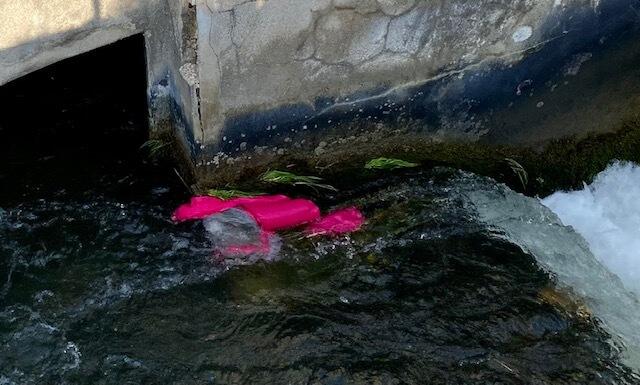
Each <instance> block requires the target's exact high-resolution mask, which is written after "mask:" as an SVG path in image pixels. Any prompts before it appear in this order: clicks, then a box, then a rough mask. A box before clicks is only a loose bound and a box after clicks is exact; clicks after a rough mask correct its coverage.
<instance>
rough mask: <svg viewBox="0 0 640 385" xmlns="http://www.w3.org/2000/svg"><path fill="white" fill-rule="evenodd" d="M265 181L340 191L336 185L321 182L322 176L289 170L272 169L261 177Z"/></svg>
mask: <svg viewBox="0 0 640 385" xmlns="http://www.w3.org/2000/svg"><path fill="white" fill-rule="evenodd" d="M260 179H261V180H262V181H263V182H267V183H279V184H288V185H291V186H300V185H301V186H309V187H311V188H320V189H325V190H331V191H338V190H337V189H336V188H335V187H333V186H331V185H328V184H322V183H319V182H321V181H322V178H320V177H317V176H303V175H296V174H294V173H291V172H288V171H278V170H272V171H267V172H266V173H264V174H262V177H261V178H260Z"/></svg>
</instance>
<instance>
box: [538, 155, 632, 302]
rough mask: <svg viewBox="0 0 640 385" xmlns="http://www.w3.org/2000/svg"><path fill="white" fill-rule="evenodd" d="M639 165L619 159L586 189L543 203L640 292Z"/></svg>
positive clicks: (550, 198) (554, 197) (601, 259)
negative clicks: (622, 161) (619, 160)
mask: <svg viewBox="0 0 640 385" xmlns="http://www.w3.org/2000/svg"><path fill="white" fill-rule="evenodd" d="M639 197H640V167H638V166H637V165H635V164H633V163H621V162H616V163H614V164H612V165H611V166H610V167H608V168H607V169H606V170H605V171H603V172H602V173H601V174H599V175H598V176H597V177H596V179H595V181H594V182H593V184H592V185H591V186H585V187H584V189H583V190H580V191H572V192H559V193H556V194H554V195H552V196H550V197H548V198H546V199H545V200H543V203H544V204H545V205H546V206H548V207H549V208H551V209H552V210H553V211H554V212H555V213H556V214H558V216H559V217H560V219H561V220H562V222H563V223H564V224H566V225H568V226H572V227H573V228H574V229H575V230H576V231H577V232H578V233H580V234H581V235H582V236H583V237H584V238H585V239H586V240H587V242H588V243H589V246H590V249H591V250H592V251H593V253H594V254H595V256H596V257H597V258H598V260H600V261H601V262H602V263H603V264H604V265H605V266H607V268H609V270H611V271H612V272H614V273H615V274H616V275H618V276H619V277H620V278H621V279H622V280H623V282H624V284H625V286H626V287H627V288H628V289H629V290H632V291H634V292H635V293H636V294H638V295H640V199H639Z"/></svg>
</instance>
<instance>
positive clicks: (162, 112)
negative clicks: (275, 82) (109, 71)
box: [0, 0, 199, 151]
mask: <svg viewBox="0 0 640 385" xmlns="http://www.w3.org/2000/svg"><path fill="white" fill-rule="evenodd" d="M138 33H144V35H145V38H146V39H145V41H146V45H147V52H146V55H147V64H148V84H149V91H148V93H149V107H150V119H151V123H152V124H151V126H152V127H153V128H156V129H161V128H162V127H166V126H168V125H171V126H172V128H173V129H176V130H178V131H180V132H181V133H182V135H180V137H182V138H185V141H184V144H185V145H186V144H189V143H190V142H193V141H192V140H189V139H188V138H192V137H193V130H197V129H199V128H198V127H199V118H198V117H197V116H198V111H197V110H198V107H197V98H196V97H195V95H196V90H197V79H195V80H194V75H193V74H191V73H189V68H194V67H195V63H196V55H197V53H196V47H195V43H194V41H195V39H196V35H195V13H194V12H190V8H189V4H188V3H186V2H182V1H168V0H47V1H45V2H43V1H40V0H24V1H2V2H0V85H2V84H4V83H6V82H9V81H11V80H13V79H16V78H18V77H20V76H23V75H26V74H28V73H30V72H32V71H35V70H38V69H40V68H42V67H45V66H47V65H49V64H52V63H55V62H57V61H60V60H63V59H66V58H69V57H72V56H75V55H78V54H81V53H84V52H87V51H90V50H92V49H95V48H98V47H101V46H104V45H107V44H110V43H114V42H116V41H118V40H120V39H123V38H125V37H128V36H131V35H134V34H138ZM123 60H126V59H123ZM90 70H91V69H89V68H88V69H87V71H90ZM183 74H184V75H183ZM96 81H98V82H99V81H100V74H96ZM123 92H127V90H123ZM175 123H177V124H175ZM192 150H193V149H190V151H192Z"/></svg>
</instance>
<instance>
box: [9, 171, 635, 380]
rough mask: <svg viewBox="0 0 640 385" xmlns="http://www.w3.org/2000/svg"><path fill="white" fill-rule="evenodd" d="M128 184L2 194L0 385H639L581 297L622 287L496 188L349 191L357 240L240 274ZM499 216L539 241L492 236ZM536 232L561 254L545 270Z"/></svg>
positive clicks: (150, 196)
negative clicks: (358, 227) (363, 222)
mask: <svg viewBox="0 0 640 385" xmlns="http://www.w3.org/2000/svg"><path fill="white" fill-rule="evenodd" d="M135 180H136V178H135V177H130V178H127V179H122V177H120V176H119V177H116V178H113V179H107V180H102V181H101V182H99V183H95V184H92V185H90V186H88V187H86V189H85V190H82V192H81V193H78V192H77V191H76V192H74V191H71V190H70V189H69V188H67V189H66V190H56V191H53V192H52V191H48V192H47V193H46V194H44V195H43V194H17V195H16V194H14V195H11V196H9V197H3V201H2V203H0V285H1V289H0V290H1V292H0V344H1V345H2V349H0V384H118V385H120V384H424V383H425V379H428V381H429V382H430V383H434V384H488V383H491V384H494V383H500V384H634V383H638V381H639V378H638V377H637V376H636V375H635V374H634V373H633V372H632V370H631V369H630V368H629V366H627V364H628V358H627V350H626V349H625V347H623V346H622V345H621V344H622V343H624V342H626V341H625V340H623V339H621V338H619V337H618V336H616V335H614V334H613V333H612V330H613V329H612V328H611V327H610V325H609V323H608V322H609V320H610V319H611V318H607V317H606V315H607V313H606V312H607V311H612V308H613V307H614V305H611V306H610V307H608V306H604V305H603V306H602V307H597V306H595V305H594V301H593V300H594V298H589V297H587V296H583V295H584V294H587V295H588V294H590V293H593V292H594V291H595V290H596V289H593V290H587V289H584V288H582V289H581V288H580V287H581V286H580V285H579V283H580V282H585V281H586V282H592V281H594V277H596V278H598V279H597V280H595V282H596V283H597V284H598V285H604V286H597V288H598V290H600V289H602V288H604V289H603V290H611V292H607V293H608V294H607V296H606V300H611V301H613V300H614V299H615V300H620V299H625V300H626V299H628V298H627V297H625V296H624V295H623V294H621V292H620V291H619V290H620V288H619V287H618V281H616V280H615V277H612V276H611V273H608V272H607V271H606V270H604V269H603V268H602V266H601V265H600V264H598V263H597V261H595V259H593V258H592V256H591V255H590V254H589V253H588V250H586V246H585V245H584V242H583V241H582V240H581V238H580V237H579V236H577V235H576V234H575V233H573V232H572V231H570V230H568V229H567V228H564V227H562V226H560V225H558V224H557V223H555V222H554V218H553V216H552V214H550V213H549V212H548V211H545V212H544V214H545V215H548V217H541V216H540V213H541V212H543V209H544V208H543V207H542V206H541V205H539V204H537V203H536V202H535V201H532V200H529V199H528V198H524V197H522V196H520V195H517V194H515V193H512V192H510V191H509V190H507V189H506V188H505V187H503V186H500V185H497V184H496V183H495V182H493V181H491V180H488V179H485V178H479V177H476V176H473V175H470V174H465V173H461V172H457V171H452V170H434V171H433V172H429V173H426V172H425V173H415V174H405V175H401V176H396V177H385V178H382V179H380V180H377V181H374V182H371V183H369V184H366V185H364V186H359V187H357V188H354V189H353V190H349V191H344V192H343V193H342V195H340V196H337V197H335V198H334V199H327V200H326V202H327V204H325V207H323V209H325V210H328V209H330V208H331V207H330V206H332V205H347V204H349V205H351V204H356V205H358V206H359V207H361V208H362V209H363V211H364V212H365V214H366V215H367V217H368V218H369V221H368V224H367V226H366V228H365V229H364V230H363V231H361V232H359V233H355V234H353V235H351V236H349V237H341V238H336V239H326V238H318V239H308V238H305V237H303V236H302V235H301V234H298V233H296V232H291V233H287V234H282V236H281V238H282V239H281V249H280V251H279V252H278V253H277V255H276V256H273V258H271V259H272V260H270V261H255V262H254V263H252V264H248V265H239V264H236V263H233V261H231V263H229V261H220V259H217V258H214V256H213V254H212V252H211V249H212V246H213V244H212V242H213V240H212V239H211V238H210V237H209V236H208V235H207V231H206V230H205V228H204V226H203V225H202V224H201V223H194V224H181V225H175V224H173V223H171V221H170V220H169V217H170V214H171V210H172V209H173V208H174V207H175V206H176V205H177V204H178V203H179V202H180V201H182V200H183V199H185V197H184V194H182V193H180V192H179V191H177V190H176V187H171V186H166V185H164V184H159V185H155V184H153V183H152V184H145V183H138V182H135V183H134V181H135ZM38 195H40V196H38ZM534 203H536V204H534ZM505 204H506V206H504V205H505ZM501 207H502V209H501V210H502V211H498V212H496V211H495V210H496V209H497V208H501ZM510 207H513V208H514V210H516V211H511V210H507V208H510ZM505 213H506V214H508V215H507V218H508V219H510V218H513V215H512V214H513V213H516V214H515V215H516V216H519V217H520V216H521V215H524V216H526V215H528V216H530V217H531V218H532V221H533V222H532V224H533V227H530V228H529V229H530V230H529V231H533V232H536V234H534V235H531V236H530V237H529V238H526V237H523V234H525V235H526V234H528V233H527V231H528V230H527V229H528V227H527V224H528V222H527V221H524V222H522V223H521V225H520V226H519V227H517V228H513V231H512V232H506V231H504V229H505V227H508V228H511V223H509V222H508V221H505V220H502V218H504V215H506V214H505ZM524 216H523V218H524ZM533 219H536V220H539V222H535V221H534V220H533ZM547 220H549V221H550V222H548V221H547ZM501 226H502V227H501ZM544 226H549V227H553V228H554V229H557V230H558V231H557V232H550V233H549V234H550V235H549V236H551V235H553V236H554V237H555V238H552V239H550V242H549V243H547V249H548V250H551V249H553V248H556V247H558V249H557V252H555V253H547V254H542V255H538V254H536V253H538V252H539V251H540V250H539V249H536V248H535V247H532V246H531V245H532V244H533V245H535V242H534V241H532V240H531V239H534V238H535V237H537V236H540V235H542V236H546V235H545V234H546V233H544V232H542V231H540V232H538V230H540V229H541V228H542V227H544ZM240 227H241V226H240ZM527 242H528V243H527ZM532 242H533V243H532ZM548 250H547V251H548ZM576 250H579V251H580V252H581V253H578V252H576ZM556 258H557V259H560V260H561V261H564V262H566V264H562V263H556V262H555V259H556ZM594 261H595V262H594ZM571 263H576V264H579V266H578V267H576V268H575V269H574V268H572V267H571V265H570V264H571ZM556 268H558V269H557V270H554V269H556ZM552 270H554V271H552ZM550 272H551V273H553V274H550ZM574 273H575V275H574ZM601 274H604V275H601ZM571 277H573V278H571ZM574 284H575V286H574ZM569 289H573V290H575V293H573V292H571V290H569ZM599 298H603V297H598V299H599ZM596 302H597V301H596ZM622 304H623V305H624V304H625V303H624V302H623V303H622ZM615 306H621V305H620V303H617V304H616V305H615ZM600 311H602V312H603V314H604V315H605V317H603V315H602V314H600ZM619 313H620V312H617V313H615V312H614V314H617V315H620V314H619ZM636 322H637V321H636Z"/></svg>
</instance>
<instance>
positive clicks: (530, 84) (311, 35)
mask: <svg viewBox="0 0 640 385" xmlns="http://www.w3.org/2000/svg"><path fill="white" fill-rule="evenodd" d="M199 4H200V5H199V7H198V24H199V41H200V50H199V72H200V82H201V91H200V92H201V113H202V122H203V126H202V127H203V131H202V132H201V133H200V135H197V136H196V139H197V140H198V141H199V142H200V145H201V148H202V149H203V151H202V153H201V155H200V157H199V159H198V167H199V169H200V174H201V175H203V176H211V175H216V174H220V173H221V172H222V171H223V170H224V169H225V168H229V167H232V166H233V165H238V164H242V165H244V164H247V163H249V164H254V165H257V166H260V165H262V166H264V165H265V164H266V163H268V162H271V161H273V160H276V159H278V158H280V157H286V156H288V155H291V156H293V157H296V158H299V157H309V158H313V157H317V158H318V162H321V161H322V162H325V163H326V162H328V161H330V160H331V158H332V156H333V155H334V154H336V153H338V152H341V151H342V152H349V151H351V152H354V153H355V152H358V151H360V149H363V148H364V147H363V146H361V144H362V143H361V142H363V141H367V142H368V143H369V144H371V143H374V142H375V143H378V144H382V145H384V144H386V143H388V142H389V141H390V140H391V139H390V138H392V137H401V136H402V135H405V134H406V135H411V138H413V139H411V140H415V137H418V138H420V140H423V141H447V140H466V141H479V142H489V143H509V144H519V145H520V144H522V145H536V144H539V143H543V142H545V141H547V140H549V139H552V138H558V137H562V136H565V135H572V134H586V133H589V132H602V131H605V130H610V129H612V128H614V127H618V126H619V125H618V123H619V122H620V121H621V120H622V119H625V118H628V117H629V115H630V114H632V113H637V112H638V111H640V99H639V95H640V77H639V75H640V71H639V69H638V67H640V66H638V65H637V64H638V63H639V62H640V61H639V60H640V47H639V45H638V41H640V30H639V29H638V26H639V23H640V11H639V10H640V4H639V3H638V2H637V0H599V1H595V0H536V1H531V0H502V1H495V0H477V1H468V0H446V1H443V0H423V1H420V0H357V1H356V0H297V1H289V0H254V1H247V0H202V1H201V2H200V3H199ZM403 143H406V142H403ZM365 147H367V150H366V151H371V152H372V153H375V152H376V151H377V150H376V146H372V145H367V146H365ZM378 147H384V146H378ZM232 168H233V167H232Z"/></svg>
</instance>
